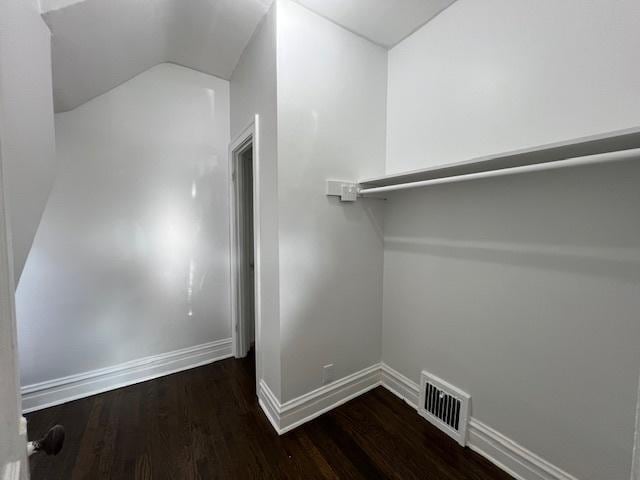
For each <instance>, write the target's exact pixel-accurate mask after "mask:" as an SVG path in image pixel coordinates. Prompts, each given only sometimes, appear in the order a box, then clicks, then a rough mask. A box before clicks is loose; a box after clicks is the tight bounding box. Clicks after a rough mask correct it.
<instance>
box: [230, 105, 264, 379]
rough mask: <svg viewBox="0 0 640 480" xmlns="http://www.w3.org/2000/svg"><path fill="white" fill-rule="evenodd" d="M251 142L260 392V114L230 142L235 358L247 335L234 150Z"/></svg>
mask: <svg viewBox="0 0 640 480" xmlns="http://www.w3.org/2000/svg"><path fill="white" fill-rule="evenodd" d="M248 142H252V144H253V238H254V246H253V248H254V255H253V257H254V258H253V261H254V281H255V284H254V295H255V302H254V314H255V330H254V335H255V356H256V391H257V392H259V391H260V380H261V379H262V377H263V372H262V347H261V345H262V293H261V292H262V283H261V272H262V257H261V249H260V245H261V229H260V225H261V224H260V220H261V216H260V178H261V177H260V116H259V115H257V114H256V115H255V116H254V118H253V121H252V122H251V123H249V125H247V126H246V127H245V128H244V130H243V131H242V132H241V133H240V134H239V135H237V136H236V138H234V139H233V141H232V142H231V143H230V144H229V192H230V195H229V197H230V201H229V208H230V215H229V221H230V228H229V232H230V245H231V254H230V260H229V269H230V275H231V276H230V278H231V296H230V301H231V332H232V345H233V354H234V355H235V356H236V357H241V356H244V355H246V352H244V351H243V348H242V346H241V345H240V344H241V339H242V338H244V335H243V332H242V328H243V326H242V325H241V322H240V313H239V296H238V295H239V291H238V274H237V270H238V263H237V258H238V233H237V222H236V218H238V215H239V214H238V206H237V199H236V188H235V183H234V181H233V171H234V161H235V156H234V151H235V150H237V149H238V148H239V147H241V146H242V145H244V144H246V143H248Z"/></svg>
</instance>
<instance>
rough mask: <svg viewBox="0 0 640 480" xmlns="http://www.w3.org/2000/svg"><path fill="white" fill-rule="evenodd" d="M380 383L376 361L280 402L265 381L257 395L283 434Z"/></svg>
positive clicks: (268, 415) (279, 432) (271, 419)
mask: <svg viewBox="0 0 640 480" xmlns="http://www.w3.org/2000/svg"><path fill="white" fill-rule="evenodd" d="M379 385H380V364H375V365H372V366H370V367H367V368H365V369H363V370H360V371H359V372H356V373H353V374H351V375H348V376H346V377H344V378H342V379H340V380H337V381H335V382H332V383H330V384H329V385H325V386H323V387H320V388H318V389H316V390H313V391H311V392H309V393H306V394H304V395H301V396H299V397H297V398H294V399H292V400H289V401H288V402H285V403H282V404H281V403H280V401H279V400H278V399H277V397H276V396H275V395H274V394H273V392H272V391H271V390H270V389H269V386H268V385H267V384H266V383H265V382H264V381H261V382H260V392H259V394H258V396H259V399H260V406H261V407H262V409H263V410H264V412H265V414H266V415H267V418H268V419H269V421H270V422H271V424H272V425H273V427H274V428H275V430H276V432H278V434H279V435H282V434H283V433H286V432H288V431H289V430H293V429H294V428H296V427H298V426H300V425H302V424H303V423H306V422H308V421H309V420H312V419H314V418H316V417H318V416H320V415H322V414H323V413H325V412H328V411H329V410H331V409H333V408H336V407H337V406H339V405H342V404H343V403H346V402H348V401H349V400H351V399H353V398H355V397H357V396H359V395H362V394H363V393H365V392H368V391H369V390H371V389H373V388H376V387H377V386H379Z"/></svg>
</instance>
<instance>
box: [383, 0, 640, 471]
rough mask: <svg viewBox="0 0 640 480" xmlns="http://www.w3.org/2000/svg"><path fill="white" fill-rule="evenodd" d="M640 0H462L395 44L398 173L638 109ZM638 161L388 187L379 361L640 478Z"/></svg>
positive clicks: (591, 465)
mask: <svg viewBox="0 0 640 480" xmlns="http://www.w3.org/2000/svg"><path fill="white" fill-rule="evenodd" d="M638 18H640V5H638V3H637V2H632V1H624V0H623V1H617V2H608V1H604V0H602V1H595V2H588V4H586V3H585V2H580V1H578V0H574V1H568V2H561V3H558V2H552V1H543V2H527V1H524V0H522V1H512V0H500V1H499V0H493V1H489V0H483V1H476V0H474V1H470V0H459V1H458V2H455V3H454V4H453V5H452V6H451V7H450V8H449V9H447V10H446V11H445V12H443V13H442V14H441V15H439V16H438V17H437V18H436V19H434V20H433V21H432V22H430V23H429V24H427V25H426V26H425V27H424V28H423V29H421V30H420V31H418V32H417V33H415V34H414V35H413V36H411V37H410V38H409V39H407V40H405V41H404V42H402V43H401V44H399V45H398V46H397V47H396V48H394V49H392V50H391V51H390V58H389V98H388V153H389V155H388V159H387V166H386V170H387V172H389V173H391V172H398V171H403V170H407V169H414V168H420V167H426V166H429V165H433V164H437V163H446V162H451V161H457V160H464V159H466V158H470V157H475V156H480V155H484V154H488V153H494V152H500V151H504V150H509V149H514V148H520V147H527V146H531V145H535V144H540V143H545V142H551V141H554V140H561V139H567V138H571V137H576V136H583V135H588V134H593V133H598V132H605V131H609V130H613V129H618V128H626V127H632V126H637V125H638V124H639V123H640V113H639V112H640V108H639V107H640V97H639V96H638V95H637V93H638V92H637V89H638V85H639V84H640V68H639V67H638V62H636V61H635V57H636V54H635V52H636V51H637V49H638V47H639V46H640V31H639V30H638V28H637V26H638V21H637V19H638ZM638 181H640V166H638V165H637V164H618V165H611V166H597V167H596V166H593V167H583V168H574V169H568V170H563V171H556V172H546V173H537V174H528V175H521V176H511V177H505V178H502V179H493V180H483V181H474V182H465V183H460V184H452V185H442V186H438V187H431V188H428V189H419V190H415V191H411V192H406V193H397V194H391V195H389V200H388V202H387V207H386V211H385V259H384V262H385V264H384V300H383V305H384V307H383V310H384V313H383V354H382V358H383V360H384V361H385V362H386V363H388V364H389V365H390V366H391V367H393V368H395V369H396V370H398V371H400V372H401V373H403V374H405V375H406V376H407V377H409V378H410V379H412V380H414V381H418V379H419V373H420V371H421V370H422V369H426V370H429V371H431V372H432V373H434V374H436V375H438V376H440V377H442V378H444V379H446V380H448V381H450V382H451V383H453V384H455V385H457V386H459V387H461V388H463V389H464V390H466V391H467V392H469V393H470V394H471V395H472V397H473V416H474V417H476V418H478V419H479V420H480V421H482V422H484V423H486V424H488V425H490V426H491V427H493V428H495V429H496V430H498V431H500V432H501V433H503V434H505V435H506V436H507V437H509V438H511V439H513V440H515V441H516V442H518V443H520V444H521V445H523V446H524V447H526V448H528V449H529V450H531V451H533V452H535V453H537V454H538V455H540V456H542V457H543V458H545V459H546V460H548V461H550V462H551V463H553V464H555V465H557V466H558V467H560V468H562V469H564V470H566V471H567V472H569V473H570V474H572V475H575V476H576V477H577V478H580V479H583V480H596V479H603V478H606V479H611V480H626V479H628V478H629V477H630V470H631V457H632V447H633V433H634V416H635V406H636V395H637V388H638V385H637V382H638V368H639V366H640V351H639V350H638V348H637V346H638V343H639V341H640V322H638V316H637V313H638V311H639V308H640V287H639V286H638V285H639V284H640V283H639V281H640V242H639V241H638V239H639V238H640V220H639V218H638V215H637V206H638V204H639V202H640V193H639V191H638V188H637V185H638Z"/></svg>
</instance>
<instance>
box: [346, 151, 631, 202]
mask: <svg viewBox="0 0 640 480" xmlns="http://www.w3.org/2000/svg"><path fill="white" fill-rule="evenodd" d="M638 157H640V148H632V149H630V150H620V151H617V152H607V153H598V154H595V155H586V156H582V157H575V158H568V159H566V160H556V161H552V162H546V163H535V164H533V165H522V166H518V167H509V168H502V169H500V170H489V171H486V172H476V173H465V174H462V175H453V176H451V177H442V178H433V179H431V180H422V181H419V182H409V183H399V184H397V185H387V186H384V187H371V188H366V187H365V188H361V189H360V190H359V191H358V194H359V195H367V194H370V193H382V192H392V191H395V190H408V189H410V188H419V187H426V186H429V185H439V184H442V183H455V182H464V181H467V180H476V179H480V178H492V177H502V176H505V175H514V174H518V173H530V172H540V171H544V170H555V169H558V168H568V167H578V166H582V165H593V164H596V163H607V162H620V161H624V160H632V159H634V158H638Z"/></svg>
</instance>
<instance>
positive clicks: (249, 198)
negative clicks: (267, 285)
mask: <svg viewBox="0 0 640 480" xmlns="http://www.w3.org/2000/svg"><path fill="white" fill-rule="evenodd" d="M257 121H258V118H257V116H256V118H255V121H254V123H252V124H251V125H250V126H249V127H248V128H247V129H245V131H244V132H243V133H242V134H241V135H240V136H239V137H238V138H237V139H236V140H235V141H234V142H232V144H231V147H230V149H229V150H230V152H229V153H230V165H229V167H230V169H229V170H230V178H231V182H230V187H231V315H232V336H233V349H234V356H235V357H236V358H244V357H246V356H247V355H248V354H249V352H250V351H251V349H252V348H254V353H255V359H256V383H257V382H258V379H259V378H260V368H259V366H260V355H259V350H260V347H259V345H260V322H259V317H260V316H259V302H258V299H259V265H260V262H259V249H258V244H259V242H258V238H259V236H258V233H259V228H258V227H259V221H258V219H259V216H258V202H257V199H258V195H257V192H258V189H257V185H258V182H257V178H258V175H257V173H258V172H257V165H258V162H257V160H258V158H257V151H258V150H257V140H258V139H257V135H256V125H257Z"/></svg>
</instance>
